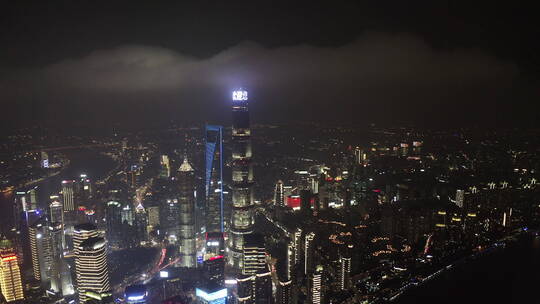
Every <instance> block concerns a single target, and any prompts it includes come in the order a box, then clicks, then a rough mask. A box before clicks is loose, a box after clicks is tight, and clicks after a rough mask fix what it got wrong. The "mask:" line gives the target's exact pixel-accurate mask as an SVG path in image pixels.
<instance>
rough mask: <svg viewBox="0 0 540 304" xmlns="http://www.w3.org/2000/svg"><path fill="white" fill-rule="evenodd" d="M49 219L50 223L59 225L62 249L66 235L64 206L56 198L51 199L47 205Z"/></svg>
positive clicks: (64, 246)
mask: <svg viewBox="0 0 540 304" xmlns="http://www.w3.org/2000/svg"><path fill="white" fill-rule="evenodd" d="M49 219H50V222H51V223H54V224H55V225H60V226H61V230H62V244H61V245H62V250H63V249H64V248H66V237H65V234H64V206H63V205H62V203H60V202H59V201H57V200H53V201H52V203H51V204H50V205H49Z"/></svg>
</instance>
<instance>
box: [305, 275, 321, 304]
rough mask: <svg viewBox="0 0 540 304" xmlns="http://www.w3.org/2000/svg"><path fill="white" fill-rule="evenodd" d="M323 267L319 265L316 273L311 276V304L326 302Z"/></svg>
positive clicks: (309, 288)
mask: <svg viewBox="0 0 540 304" xmlns="http://www.w3.org/2000/svg"><path fill="white" fill-rule="evenodd" d="M323 271H324V268H323V266H322V265H317V267H316V268H315V271H314V272H313V273H311V274H310V275H309V281H308V298H309V303H311V304H322V303H325V302H324V290H323Z"/></svg>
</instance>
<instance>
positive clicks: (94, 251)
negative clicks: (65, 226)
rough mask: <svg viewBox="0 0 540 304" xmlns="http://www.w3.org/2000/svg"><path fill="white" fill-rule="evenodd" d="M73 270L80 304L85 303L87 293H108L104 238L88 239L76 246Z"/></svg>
mask: <svg viewBox="0 0 540 304" xmlns="http://www.w3.org/2000/svg"><path fill="white" fill-rule="evenodd" d="M75 269H76V273H77V292H78V293H79V301H80V303H84V302H85V301H86V299H87V293H88V292H94V293H97V294H103V293H106V292H108V291H110V289H111V286H110V283H109V268H108V265H107V242H106V241H105V239H104V238H102V237H90V238H88V239H85V240H83V241H82V242H81V243H80V244H79V245H78V247H77V248H76V253H75Z"/></svg>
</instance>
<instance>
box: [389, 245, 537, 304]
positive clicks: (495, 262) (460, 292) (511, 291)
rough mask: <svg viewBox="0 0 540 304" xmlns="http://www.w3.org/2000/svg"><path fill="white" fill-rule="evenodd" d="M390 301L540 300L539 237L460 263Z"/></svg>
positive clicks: (419, 303) (410, 303)
mask: <svg viewBox="0 0 540 304" xmlns="http://www.w3.org/2000/svg"><path fill="white" fill-rule="evenodd" d="M394 303H397V304H413V303H417V304H423V303H426V304H427V303H430V304H431V303H453V304H454V303H540V238H533V237H523V238H520V240H519V241H518V242H516V243H514V244H511V245H510V246H508V247H507V248H506V249H501V250H499V251H497V252H494V253H491V254H489V255H486V256H483V257H480V258H479V259H477V260H475V261H472V262H468V263H464V264H463V265H460V266H458V267H456V268H455V269H454V270H453V271H448V272H446V273H444V274H442V275H441V276H440V277H438V278H437V279H434V280H432V281H430V282H428V283H426V284H424V285H423V286H420V287H418V288H415V289H412V290H410V291H409V292H408V293H406V294H405V295H404V296H403V297H401V298H400V299H399V300H398V301H395V302H394Z"/></svg>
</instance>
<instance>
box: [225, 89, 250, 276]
mask: <svg viewBox="0 0 540 304" xmlns="http://www.w3.org/2000/svg"><path fill="white" fill-rule="evenodd" d="M232 103H233V104H232V212H231V227H230V233H229V238H230V239H229V248H230V250H229V256H228V262H229V264H230V265H232V266H233V267H234V268H235V269H237V270H242V268H243V265H242V260H243V259H242V252H243V249H244V235H246V234H250V233H252V232H253V224H254V217H253V165H252V162H251V156H252V153H251V129H250V123H249V109H248V105H249V103H248V92H247V91H245V90H242V89H240V90H236V91H234V92H233V94H232Z"/></svg>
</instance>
